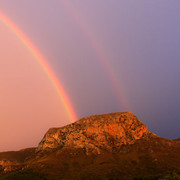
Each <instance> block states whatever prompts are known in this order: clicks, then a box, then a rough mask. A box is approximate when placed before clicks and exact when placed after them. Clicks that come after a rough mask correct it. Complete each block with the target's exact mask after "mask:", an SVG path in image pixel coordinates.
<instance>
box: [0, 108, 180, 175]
mask: <svg viewBox="0 0 180 180" xmlns="http://www.w3.org/2000/svg"><path fill="white" fill-rule="evenodd" d="M33 151H34V150H32V151H31V152H32V153H30V154H29V156H28V157H27V156H24V157H23V158H22V159H21V158H20V157H21V156H20V157H19V156H18V155H17V160H15V159H16V158H15V157H16V155H15V156H14V155H13V156H12V159H13V162H16V163H17V162H18V164H16V163H14V164H11V165H8V164H7V166H6V165H4V166H2V168H1V169H2V173H1V174H2V175H3V178H6V177H7V178H9V177H10V176H11V178H12V177H13V178H14V177H20V176H22V174H23V176H24V177H26V179H28V178H27V177H29V175H30V174H31V176H32V175H33V179H35V178H36V179H133V178H135V177H136V178H135V179H138V177H139V176H149V175H151V179H153V178H154V179H158V178H157V177H159V178H160V177H162V176H164V177H165V176H166V175H163V174H167V173H172V172H174V173H176V174H175V175H173V176H176V177H178V178H179V175H178V173H179V171H180V142H179V141H173V140H168V139H164V138H161V137H159V136H157V135H155V134H153V133H151V132H149V131H148V129H147V127H146V126H145V125H144V124H143V123H142V122H141V121H140V120H138V118H137V117H136V116H135V115H133V114H132V113H130V112H125V113H110V114H105V115H93V116H90V117H86V118H82V119H80V120H79V121H77V122H75V123H73V124H70V125H67V126H65V127H61V128H51V129H49V131H48V132H47V133H46V134H45V136H44V137H43V139H42V141H41V142H40V143H39V146H38V147H37V148H36V150H35V151H34V152H33ZM7 154H8V153H7ZM17 154H19V153H17ZM3 158H5V154H0V160H2V159H3ZM8 158H9V159H8V160H10V159H11V158H10V156H8ZM10 167H14V169H13V168H10ZM8 168H9V171H8ZM5 169H6V171H4V170H5ZM13 170H15V172H14V173H12V171H13ZM17 170H18V171H17ZM5 174H9V175H8V176H5ZM152 175H153V176H154V177H153V178H152ZM137 176H138V177H137ZM31 179H32V177H31ZM139 179H142V178H140V177H139Z"/></svg>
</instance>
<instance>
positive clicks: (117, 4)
mask: <svg viewBox="0 0 180 180" xmlns="http://www.w3.org/2000/svg"><path fill="white" fill-rule="evenodd" d="M179 8H180V1H179V0H174V1H169V0H158V1H157V0H151V1H144V0H122V1H119V0H113V1H108V0H99V1H82V0H77V1H73V0H71V1H70V0H37V1H31V0H26V1H24V0H13V1H12V0H0V14H3V15H5V16H6V17H7V18H8V19H9V20H10V21H11V22H12V23H13V24H15V25H16V26H17V27H18V28H19V29H20V30H21V31H22V32H23V33H24V35H26V36H27V37H28V39H29V40H30V41H31V42H32V43H33V44H34V46H35V47H36V49H37V50H38V51H39V52H40V53H41V54H42V55H43V56H44V57H45V59H46V62H47V63H48V64H49V66H50V67H51V69H52V70H53V72H54V74H55V75H56V77H57V78H58V80H59V83H60V84H61V85H62V86H63V88H64V91H65V92H66V94H67V96H68V98H69V100H70V103H71V105H72V107H73V109H74V111H75V113H76V115H77V118H81V117H84V116H89V115H92V114H103V113H110V112H122V111H132V112H133V113H134V114H135V115H136V116H137V117H138V118H139V119H140V120H141V121H142V122H144V123H145V124H146V125H147V127H148V129H149V130H150V131H152V132H153V133H156V134H157V135H159V136H162V137H165V138H170V139H174V138H179V137H180V133H179V132H180V131H179V128H180V113H179V112H180V110H179V108H180V95H179V92H180V80H179V77H180V60H179V57H180V34H179V32H180V21H179V19H180V13H179ZM0 73H1V76H0V82H1V84H0V99H1V100H0V151H4V150H16V149H21V148H24V147H30V146H37V144H38V142H39V141H40V140H41V138H42V137H43V135H44V133H45V132H46V131H47V130H48V128H50V127H60V126H64V125H66V124H69V123H70V122H71V121H70V120H69V117H68V115H67V111H66V109H65V108H64V103H63V102H62V100H61V99H60V98H59V96H58V94H57V92H56V90H55V88H54V87H53V85H52V82H50V79H49V78H48V75H47V73H45V72H44V70H43V68H42V66H41V65H40V64H39V63H38V61H37V59H36V58H35V57H34V55H33V53H32V52H31V51H29V49H28V47H27V44H25V43H23V42H22V40H21V39H20V38H19V37H18V35H17V34H16V32H14V30H13V29H12V28H10V27H9V26H8V25H7V24H6V23H5V22H4V21H3V17H2V15H0Z"/></svg>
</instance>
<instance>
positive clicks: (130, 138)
mask: <svg viewBox="0 0 180 180" xmlns="http://www.w3.org/2000/svg"><path fill="white" fill-rule="evenodd" d="M148 134H150V132H149V131H148V130H147V127H146V126H145V125H144V124H143V123H142V122H141V121H140V120H138V119H137V117H136V116H135V115H133V114H132V113H131V112H124V113H110V114H104V115H93V116H90V117H86V118H82V119H80V120H79V121H77V122H75V123H73V124H70V125H67V126H65V127H62V128H51V129H49V130H48V132H47V133H46V134H45V136H44V138H43V139H42V141H41V142H40V143H39V146H38V148H37V151H42V150H49V149H54V148H60V149H63V148H71V149H72V148H73V149H75V148H80V149H84V150H85V152H86V154H89V153H95V154H100V153H101V150H108V151H112V150H113V149H114V148H116V149H118V148H120V147H121V146H122V145H128V144H133V143H134V142H135V141H136V140H138V139H140V138H142V137H145V136H147V135H148Z"/></svg>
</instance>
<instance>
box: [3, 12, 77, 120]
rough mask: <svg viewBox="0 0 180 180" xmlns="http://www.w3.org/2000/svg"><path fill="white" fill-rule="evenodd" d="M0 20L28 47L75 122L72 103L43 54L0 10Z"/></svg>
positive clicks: (75, 117)
mask: <svg viewBox="0 0 180 180" xmlns="http://www.w3.org/2000/svg"><path fill="white" fill-rule="evenodd" d="M0 20H1V21H2V22H3V23H4V24H5V25H6V26H7V27H8V28H9V29H11V31H12V32H13V33H14V34H15V35H16V36H17V37H18V38H19V39H20V40H21V41H22V43H23V44H24V45H25V46H26V47H27V48H28V49H29V51H30V52H31V53H32V54H33V56H34V57H35V58H36V60H37V61H38V62H39V64H40V65H41V67H42V68H43V69H44V71H45V73H46V74H47V76H48V78H49V80H50V81H51V83H52V85H53V86H54V88H55V90H56V91H57V93H58V95H59V97H60V99H61V101H62V102H63V104H64V107H65V109H66V111H67V114H68V116H69V120H70V121H71V122H75V121H76V120H77V116H76V113H75V111H74V109H73V107H72V104H71V102H70V100H69V98H68V96H67V94H66V92H65V90H64V88H63V86H62V85H61V83H60V82H59V80H58V78H57V77H56V75H55V74H54V72H53V71H52V69H51V68H50V66H49V65H48V63H47V60H46V59H45V58H44V57H43V55H42V54H41V53H40V52H39V51H38V49H37V48H36V47H35V46H34V44H33V43H32V42H31V41H30V40H29V39H28V38H27V36H26V35H25V34H24V33H23V32H22V31H21V30H20V29H19V28H18V27H17V26H16V25H15V24H14V23H13V22H12V21H11V20H9V19H8V18H7V17H6V16H5V15H4V14H3V13H2V12H1V13H0Z"/></svg>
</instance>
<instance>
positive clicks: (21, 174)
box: [0, 170, 46, 180]
mask: <svg viewBox="0 0 180 180" xmlns="http://www.w3.org/2000/svg"><path fill="white" fill-rule="evenodd" d="M32 179H33V180H46V178H45V176H44V175H42V174H40V173H37V172H33V171H31V170H27V171H16V172H13V173H10V174H8V175H4V176H3V177H0V180H32Z"/></svg>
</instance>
